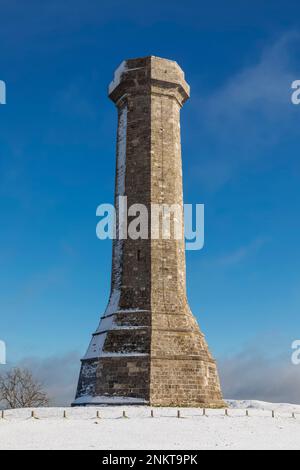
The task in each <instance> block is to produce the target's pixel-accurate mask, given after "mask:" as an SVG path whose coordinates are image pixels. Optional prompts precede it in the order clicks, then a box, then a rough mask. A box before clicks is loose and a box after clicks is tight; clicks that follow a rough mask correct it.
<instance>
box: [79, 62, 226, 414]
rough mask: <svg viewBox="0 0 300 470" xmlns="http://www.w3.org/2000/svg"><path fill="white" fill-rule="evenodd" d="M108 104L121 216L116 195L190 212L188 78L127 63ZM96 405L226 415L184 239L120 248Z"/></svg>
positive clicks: (99, 336)
mask: <svg viewBox="0 0 300 470" xmlns="http://www.w3.org/2000/svg"><path fill="white" fill-rule="evenodd" d="M109 96H110V98H111V99H112V100H113V101H114V102H115V104H116V106H117V108H118V117H119V125H118V139H117V140H118V142H117V171H116V207H117V209H119V208H118V199H117V198H118V196H119V195H126V196H127V197H128V206H131V205H132V204H135V203H138V204H144V205H146V207H147V208H148V209H149V211H151V204H153V203H155V204H175V203H177V204H179V205H180V207H181V208H182V211H183V191H182V162H181V142H180V109H181V107H182V105H183V104H184V102H185V101H186V100H187V99H188V97H189V86H188V84H187V83H186V81H185V78H184V73H183V71H182V70H181V69H180V67H179V66H178V64H177V63H176V62H173V61H170V60H166V59H161V58H158V57H153V56H151V57H145V58H140V59H131V60H128V61H126V62H124V63H123V64H122V66H121V68H119V69H118V70H117V71H116V74H115V80H114V82H113V83H112V84H111V85H110V89H109ZM182 211H181V212H182ZM150 229H151V227H149V233H150ZM183 231H184V228H183V224H182V234H183ZM84 397H86V400H85V399H84ZM90 397H94V399H96V400H97V397H98V403H99V404H101V403H102V401H103V397H105V398H116V397H120V398H124V397H127V398H130V397H132V398H135V399H140V400H141V402H146V403H149V404H151V405H154V406H201V407H221V406H224V402H223V400H222V394H221V390H220V383H219V378H218V372H217V368H216V364H215V361H214V360H213V358H212V356H211V354H210V352H209V350H208V347H207V344H206V341H205V338H204V336H203V334H202V333H201V332H200V329H199V327H198V324H197V322H196V320H195V318H194V317H193V315H192V313H191V311H190V308H189V306H188V302H187V297H186V273H185V246H184V237H183V236H182V239H181V240H174V239H171V240H164V239H163V238H162V237H160V238H159V239H151V238H149V239H148V240H141V239H138V240H131V239H127V240H125V241H124V240H116V241H115V242H114V244H113V267H112V290H111V299H110V303H109V306H108V309H107V311H106V313H105V315H104V317H103V319H102V320H101V322H100V325H99V328H98V330H97V332H96V334H95V335H94V337H93V339H92V342H91V345H90V348H89V350H88V353H87V355H86V357H85V358H84V359H83V361H82V369H81V375H80V380H79V385H78V391H77V399H80V404H89V403H90ZM104 402H105V400H104ZM77 403H78V401H77ZM75 404H76V401H75Z"/></svg>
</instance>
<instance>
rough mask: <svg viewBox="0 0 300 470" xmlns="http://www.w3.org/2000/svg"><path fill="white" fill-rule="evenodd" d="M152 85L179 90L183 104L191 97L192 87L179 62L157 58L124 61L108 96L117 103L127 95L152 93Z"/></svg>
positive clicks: (110, 86) (116, 73) (109, 89)
mask: <svg viewBox="0 0 300 470" xmlns="http://www.w3.org/2000/svg"><path fill="white" fill-rule="evenodd" d="M152 85H154V86H155V87H157V86H158V87H161V88H165V89H170V88H173V87H175V88H177V89H178V91H179V93H180V94H181V97H182V104H183V103H184V102H185V101H186V100H187V99H188V98H189V96H190V87H189V85H188V84H187V82H186V81H185V77H184V72H183V70H182V69H181V68H180V67H179V65H178V64H177V62H175V61H173V60H169V59H163V58H160V57H155V56H147V57H141V58H137V59H129V60H124V61H123V62H122V63H121V64H120V65H119V67H118V68H117V69H116V71H115V73H114V79H113V81H112V82H111V83H110V85H109V88H108V95H109V97H110V98H111V100H112V101H114V102H115V103H117V102H118V101H119V100H120V98H122V97H123V96H124V95H126V94H130V93H133V94H134V93H137V94H138V93H144V92H148V93H149V92H151V90H150V87H151V86H152Z"/></svg>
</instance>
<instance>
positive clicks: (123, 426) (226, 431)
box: [0, 401, 300, 450]
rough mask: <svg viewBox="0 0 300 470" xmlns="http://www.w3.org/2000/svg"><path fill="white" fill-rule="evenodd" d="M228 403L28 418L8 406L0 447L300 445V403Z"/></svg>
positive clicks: (0, 425)
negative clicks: (224, 405)
mask: <svg viewBox="0 0 300 470" xmlns="http://www.w3.org/2000/svg"><path fill="white" fill-rule="evenodd" d="M228 402H229V404H230V409H229V410H228V414H229V416H228V417H227V416H225V412H224V410H208V411H207V416H203V413H202V410H200V409H193V408H188V409H187V408H186V409H181V410H180V412H181V416H182V418H181V419H178V418H177V409H175V408H155V409H154V418H151V416H150V408H149V407H144V406H139V407H134V406H130V407H126V406H125V407H120V406H114V407H104V408H94V407H88V408H72V409H71V408H67V409H65V410H66V413H67V419H66V418H63V415H64V409H63V408H46V409H38V410H35V414H36V416H37V417H38V418H39V419H32V418H30V415H31V410H24V409H23V410H12V411H7V412H5V418H6V419H5V420H1V419H0V449H2V450H3V449H94V450H100V449H104V450H116V449H121V450H127V449H128V450H131V449H133V450H135V449H146V450H165V449H169V450H171V449H178V450H183V449H195V450H199V449H300V406H297V405H288V404H270V403H263V402H258V401H228ZM246 409H248V413H249V417H247V416H246V411H245V410H246ZM97 410H99V412H100V416H101V419H97V418H96V414H97ZM123 410H124V411H125V412H126V415H127V416H128V419H126V418H123V417H122V415H123ZM273 410H274V411H275V418H272V411H273ZM293 413H294V414H295V415H294V416H295V417H294V418H293V417H292V414H293Z"/></svg>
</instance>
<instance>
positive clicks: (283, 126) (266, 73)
mask: <svg viewBox="0 0 300 470" xmlns="http://www.w3.org/2000/svg"><path fill="white" fill-rule="evenodd" d="M299 40H300V34H299V33H298V32H291V33H287V34H285V35H283V36H282V37H280V38H279V39H278V40H277V41H276V42H274V43H273V44H272V45H268V46H266V47H265V48H264V49H263V50H262V52H261V55H260V58H259V60H257V61H256V63H254V64H253V65H251V66H247V67H245V68H243V69H242V70H240V71H239V72H238V73H236V74H234V75H233V76H232V77H231V78H230V79H229V80H228V81H227V82H225V83H224V84H223V86H222V87H220V88H219V89H217V90H215V91H213V92H212V93H210V95H208V96H206V97H204V98H200V99H197V97H196V98H195V97H194V106H195V105H196V111H195V113H197V116H195V117H196V122H197V126H198V130H199V132H200V142H205V146H206V147H205V148H204V149H201V150H200V151H201V152H205V155H206V158H201V159H199V164H197V168H196V169H195V168H193V169H192V172H193V174H196V175H197V177H198V178H199V179H200V180H201V182H202V183H203V185H205V186H207V187H208V188H209V189H212V190H215V189H218V188H219V187H221V186H222V185H224V184H226V183H227V182H229V181H230V180H231V178H233V177H234V176H235V175H236V174H238V173H239V172H240V171H241V170H242V169H243V168H244V167H247V166H252V167H253V166H255V165H260V164H261V162H265V161H266V160H267V159H268V158H270V156H272V149H273V148H274V147H275V146H276V145H278V144H279V143H280V142H281V141H282V140H283V139H285V138H286V137H287V136H291V135H293V134H294V133H295V132H296V131H297V129H296V127H297V126H295V112H296V111H297V110H296V109H295V108H296V107H295V106H293V105H292V104H291V84H292V82H293V81H294V80H295V79H297V78H298V73H299V72H298V68H297V64H296V58H297V55H298V54H299V48H300V41H299ZM192 106H193V105H192Z"/></svg>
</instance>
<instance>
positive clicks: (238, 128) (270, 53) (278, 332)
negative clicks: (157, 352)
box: [0, 0, 300, 380]
mask: <svg viewBox="0 0 300 470" xmlns="http://www.w3.org/2000/svg"><path fill="white" fill-rule="evenodd" d="M265 3H266V4H263V5H262V4H261V2H255V1H253V2H240V1H228V2H224V1H223V0H222V1H221V0H216V1H215V2H214V3H211V4H208V3H207V2H201V1H200V2H199V1H197V2H196V1H188V2H177V1H175V2H174V1H172V2H171V1H168V0H167V1H165V2H163V3H162V2H158V1H156V0H154V1H152V2H151V4H149V2H143V1H139V2H137V1H130V2H125V1H115V0H112V1H110V2H106V4H104V2H99V1H94V0H90V1H88V2H83V1H82V0H73V1H68V0H66V1H64V2H60V1H58V0H53V1H51V2H50V1H48V0H47V1H44V2H39V1H35V0H28V1H27V2H26V3H25V2H20V1H16V0H15V1H14V0H9V1H8V0H0V16H1V26H0V79H1V80H5V82H6V84H7V105H6V106H0V213H1V230H0V267H1V270H0V315H1V323H0V339H3V340H5V341H6V342H7V346H8V359H9V361H10V362H11V363H14V362H17V361H22V360H24V358H35V359H34V360H37V359H36V358H39V360H41V358H42V359H44V360H45V361H47V360H48V358H49V357H71V360H72V361H73V360H74V357H76V367H77V368H78V366H79V364H77V355H78V357H79V356H80V355H82V354H83V353H84V352H85V349H86V347H87V346H88V342H89V340H90V335H91V333H92V332H93V330H94V329H95V328H96V326H97V323H98V320H99V317H100V315H101V313H102V312H103V310H104V308H105V306H106V303H107V300H108V294H109V283H110V269H111V246H110V242H108V241H105V242H103V241H99V240H97V238H96V235H95V228H96V223H97V219H96V216H95V212H96V207H97V206H98V205H99V204H100V203H102V202H112V201H113V190H114V171H115V134H116V111H115V109H114V106H113V103H111V102H110V101H109V99H108V98H107V85H108V83H109V82H110V81H111V79H112V76H113V72H114V70H115V68H116V67H117V66H118V65H119V63H120V62H121V61H122V60H123V59H126V58H132V57H139V56H144V55H150V54H151V55H157V56H162V57H166V58H170V59H174V60H176V61H177V62H178V63H179V64H180V65H181V67H182V68H183V69H184V71H185V74H186V79H187V81H188V83H189V84H190V85H191V99H190V101H189V102H188V103H187V104H186V105H185V107H184V109H183V111H182V145H183V165H184V189H185V201H186V202H187V203H204V204H205V206H206V245H205V248H204V250H202V251H199V252H194V251H192V252H189V253H187V263H188V265H187V274H188V293H189V298H190V303H191V306H192V310H193V312H194V314H195V315H196V316H197V318H198V320H199V323H200V325H201V328H202V329H203V330H204V332H205V333H206V335H207V338H208V341H209V344H210V347H211V349H212V351H213V353H214V355H215V356H216V357H217V358H218V359H219V361H220V362H221V363H222V361H223V360H224V358H230V360H233V359H232V358H234V357H239V358H240V356H239V355H240V354H244V352H245V351H253V350H254V351H256V352H257V350H258V349H259V350H260V351H261V350H262V351H263V352H261V354H262V355H263V357H264V358H265V357H269V356H270V357H272V358H273V359H274V358H275V357H276V358H278V357H280V358H284V359H283V360H285V361H286V364H288V363H289V357H290V354H291V353H290V344H291V343H292V341H293V340H294V339H297V338H298V337H299V336H300V316H299V311H300V293H299V292H300V269H299V266H300V259H299V258H300V252H299V246H298V245H299V236H300V220H299V212H300V210H299V209H300V198H299V182H300V163H299V145H300V144H299V136H300V107H296V106H293V105H292V104H291V100H290V96H291V92H290V86H291V82H292V81H293V80H296V79H300V5H299V2H296V1H295V2H294V1H285V2H283V1H273V2H265ZM70 354H71V356H69V355H70ZM72 354H74V356H72ZM293 374H297V377H299V368H298V369H297V368H294V370H293ZM292 377H293V376H292ZM295 380H296V379H295Z"/></svg>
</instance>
